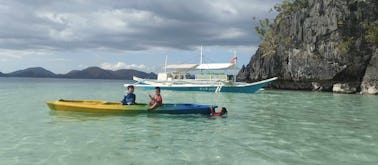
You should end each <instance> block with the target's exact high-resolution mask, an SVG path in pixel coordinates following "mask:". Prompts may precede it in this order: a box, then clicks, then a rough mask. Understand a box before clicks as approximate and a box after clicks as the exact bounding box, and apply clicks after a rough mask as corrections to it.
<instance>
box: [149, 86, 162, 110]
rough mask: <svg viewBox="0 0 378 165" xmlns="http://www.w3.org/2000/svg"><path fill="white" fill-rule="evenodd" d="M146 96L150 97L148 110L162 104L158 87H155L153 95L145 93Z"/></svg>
mask: <svg viewBox="0 0 378 165" xmlns="http://www.w3.org/2000/svg"><path fill="white" fill-rule="evenodd" d="M147 96H148V97H150V99H151V101H150V104H149V105H150V108H148V110H153V109H155V108H157V107H159V106H161V105H163V98H162V97H161V95H160V87H155V96H151V95H150V94H149V93H147Z"/></svg>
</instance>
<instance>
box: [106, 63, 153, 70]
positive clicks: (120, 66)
mask: <svg viewBox="0 0 378 165" xmlns="http://www.w3.org/2000/svg"><path fill="white" fill-rule="evenodd" d="M100 67H101V68H102V69H107V70H119V69H137V70H147V67H146V66H145V65H138V64H126V63H124V62H117V63H115V64H111V63H102V64H101V65H100Z"/></svg>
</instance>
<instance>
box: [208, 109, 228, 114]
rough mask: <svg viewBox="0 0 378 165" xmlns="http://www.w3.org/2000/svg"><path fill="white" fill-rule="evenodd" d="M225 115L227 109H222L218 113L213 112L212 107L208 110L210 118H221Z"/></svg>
mask: <svg viewBox="0 0 378 165" xmlns="http://www.w3.org/2000/svg"><path fill="white" fill-rule="evenodd" d="M225 114H227V109H226V108H225V107H222V108H221V111H220V112H215V110H214V107H211V108H210V115H211V116H223V115H225Z"/></svg>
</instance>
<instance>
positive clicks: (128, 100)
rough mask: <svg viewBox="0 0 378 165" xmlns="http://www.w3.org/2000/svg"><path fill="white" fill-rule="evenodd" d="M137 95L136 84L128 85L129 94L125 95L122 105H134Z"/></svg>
mask: <svg viewBox="0 0 378 165" xmlns="http://www.w3.org/2000/svg"><path fill="white" fill-rule="evenodd" d="M135 100H136V96H135V94H134V86H133V85H129V86H127V95H126V96H125V97H123V100H122V105H133V104H136V103H135Z"/></svg>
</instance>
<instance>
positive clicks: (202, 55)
mask: <svg viewBox="0 0 378 165" xmlns="http://www.w3.org/2000/svg"><path fill="white" fill-rule="evenodd" d="M202 58H203V54H202V45H201V58H200V65H201V64H202Z"/></svg>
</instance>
